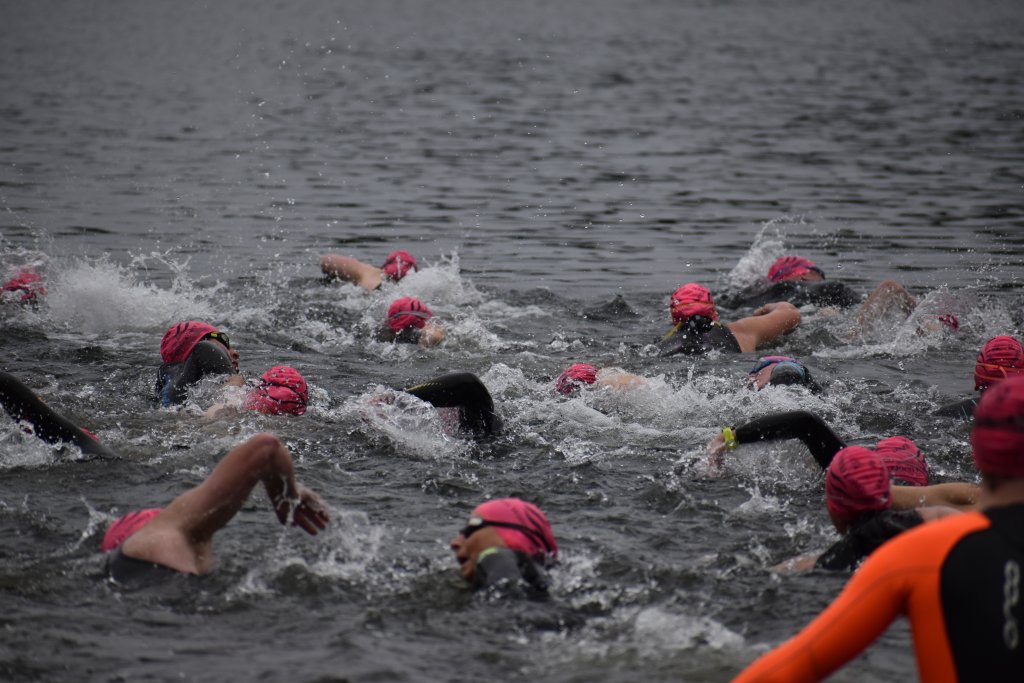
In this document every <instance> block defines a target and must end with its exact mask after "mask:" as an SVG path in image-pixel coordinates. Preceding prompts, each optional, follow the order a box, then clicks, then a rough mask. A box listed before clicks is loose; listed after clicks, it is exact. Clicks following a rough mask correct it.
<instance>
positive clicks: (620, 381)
mask: <svg viewBox="0 0 1024 683" xmlns="http://www.w3.org/2000/svg"><path fill="white" fill-rule="evenodd" d="M597 381H598V382H599V383H600V384H601V385H602V386H606V387H611V388H612V389H627V388H629V387H635V386H639V385H641V384H643V383H644V380H643V378H642V377H639V376H637V375H634V374H631V373H629V372H626V371H625V370H623V369H621V368H601V370H599V371H598V373H597Z"/></svg>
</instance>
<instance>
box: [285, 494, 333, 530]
mask: <svg viewBox="0 0 1024 683" xmlns="http://www.w3.org/2000/svg"><path fill="white" fill-rule="evenodd" d="M298 494H299V497H298V500H299V504H298V505H296V506H295V508H294V511H293V510H292V505H293V503H294V500H293V499H290V498H287V497H285V496H281V497H280V498H278V499H276V500H274V501H273V503H274V512H275V513H276V514H277V519H278V521H280V522H281V524H287V523H288V520H289V517H290V518H291V523H292V526H297V527H301V528H302V530H303V531H305V532H306V533H308V534H309V535H310V536H316V535H317V533H318V532H319V531H322V530H323V529H325V528H327V523H328V522H330V521H331V517H330V515H328V514H327V508H326V507H325V506H324V504H323V501H322V500H320V496H319V495H317V493H316V492H315V491H312V490H310V489H307V488H306V487H305V486H299V487H298Z"/></svg>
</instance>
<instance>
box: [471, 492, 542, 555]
mask: <svg viewBox="0 0 1024 683" xmlns="http://www.w3.org/2000/svg"><path fill="white" fill-rule="evenodd" d="M473 516H474V517H479V518H480V519H482V520H484V521H485V522H491V523H492V525H493V526H494V530H495V531H497V532H498V535H499V536H501V540H502V541H504V542H505V545H507V546H508V547H509V548H511V549H512V550H518V551H520V552H523V553H526V554H527V555H529V556H530V557H533V558H536V559H546V558H551V559H554V558H555V557H556V556H557V555H558V543H556V542H555V535H554V533H553V532H552V531H551V524H550V522H548V518H547V517H546V516H545V515H544V513H543V512H541V511H540V508H538V507H537V506H536V505H534V504H533V503H527V502H526V501H523V500H520V499H518V498H498V499H496V500H489V501H487V502H486V503H483V504H482V505H478V506H477V508H476V509H475V510H473ZM502 525H508V526H502Z"/></svg>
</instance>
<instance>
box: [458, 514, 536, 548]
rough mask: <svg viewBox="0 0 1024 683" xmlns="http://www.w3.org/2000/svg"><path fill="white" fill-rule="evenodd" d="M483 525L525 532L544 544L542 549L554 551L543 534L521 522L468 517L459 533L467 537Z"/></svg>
mask: <svg viewBox="0 0 1024 683" xmlns="http://www.w3.org/2000/svg"><path fill="white" fill-rule="evenodd" d="M485 526H496V527H502V528H503V529H515V530H516V531H518V532H520V533H524V534H526V535H527V536H529V537H530V538H532V539H533V540H535V541H537V543H539V544H540V545H542V546H544V549H545V550H546V551H547V553H548V554H551V553H553V552H554V551H555V549H554V548H552V547H551V544H550V543H548V540H547V539H546V538H544V534H542V533H540V532H539V531H537V530H536V529H531V528H530V527H528V526H523V525H522V524H513V523H512V522H492V521H489V520H486V519H483V518H481V517H470V518H469V521H468V522H466V526H464V527H462V531H460V532H459V533H461V534H462V537H463V538H465V539H468V538H469V537H470V536H472V535H473V534H475V533H476V532H478V531H480V530H481V529H483V528H484V527H485Z"/></svg>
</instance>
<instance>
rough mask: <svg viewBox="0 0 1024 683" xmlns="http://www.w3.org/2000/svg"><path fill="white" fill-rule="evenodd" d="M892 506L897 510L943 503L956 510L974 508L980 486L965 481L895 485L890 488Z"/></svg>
mask: <svg viewBox="0 0 1024 683" xmlns="http://www.w3.org/2000/svg"><path fill="white" fill-rule="evenodd" d="M891 491H892V506H893V508H895V509H897V510H909V509H912V508H917V507H928V506H932V505H944V506H948V507H953V508H956V509H958V510H975V509H977V507H978V496H979V494H980V493H981V488H980V487H979V486H978V485H977V484H969V483H967V482H950V483H948V484H933V485H932V486H896V485H894V486H893V487H892V488H891Z"/></svg>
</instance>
